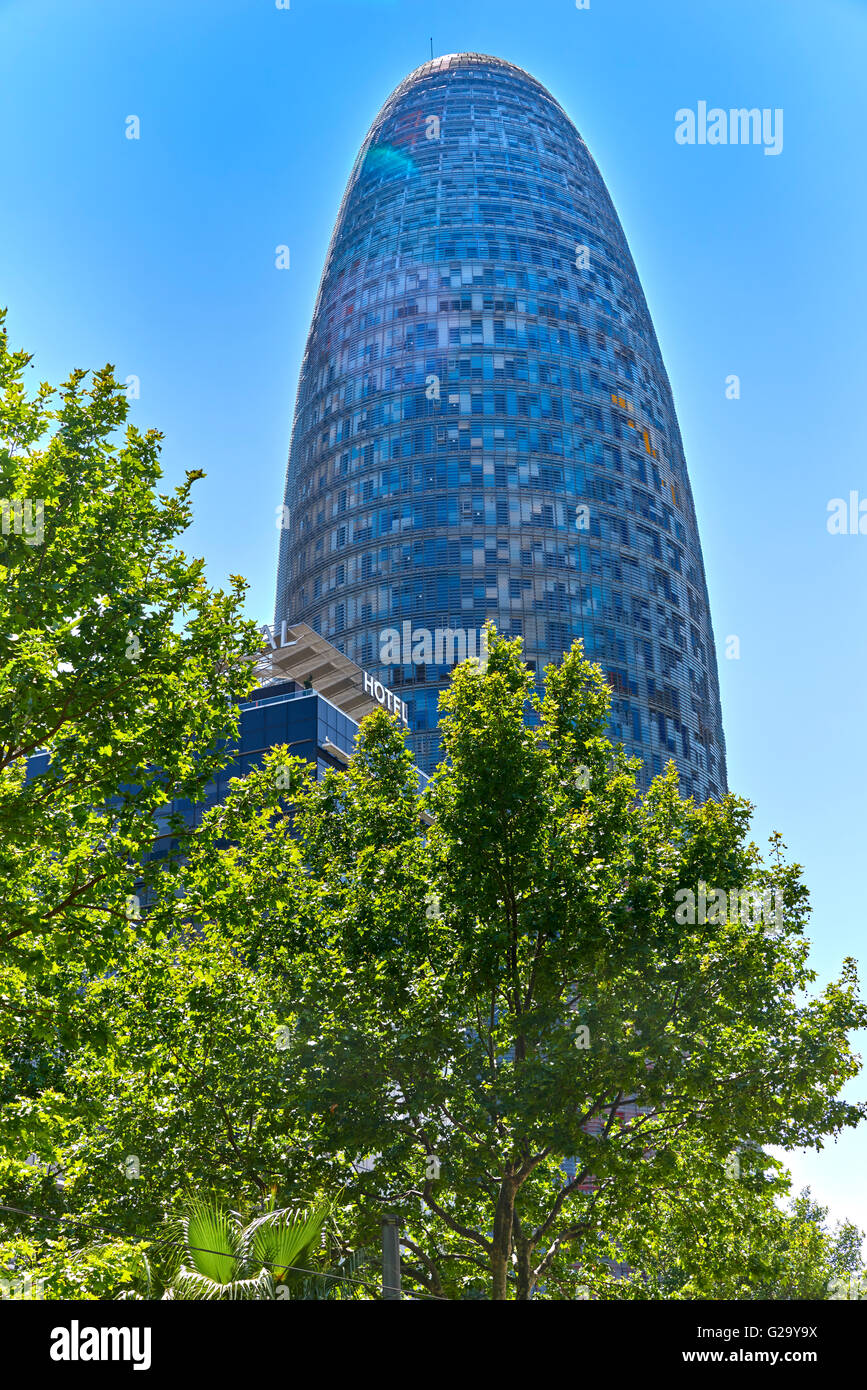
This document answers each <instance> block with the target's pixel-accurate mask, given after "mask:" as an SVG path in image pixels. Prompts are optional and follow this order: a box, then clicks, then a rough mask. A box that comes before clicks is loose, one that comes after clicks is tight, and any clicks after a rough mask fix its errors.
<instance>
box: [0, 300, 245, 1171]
mask: <svg viewBox="0 0 867 1390" xmlns="http://www.w3.org/2000/svg"><path fill="white" fill-rule="evenodd" d="M3 325H4V316H2V315H0V512H2V535H0V904H2V911H0V971H2V975H0V1102H3V1104H2V1105H0V1111H2V1119H0V1166H2V1178H3V1181H4V1183H5V1184H6V1187H5V1189H4V1190H5V1191H6V1193H7V1196H8V1195H9V1191H10V1189H9V1187H8V1184H9V1183H10V1182H11V1183H12V1189H11V1190H12V1194H13V1195H14V1194H15V1192H16V1191H18V1188H16V1186H15V1184H16V1182H17V1181H18V1179H19V1178H21V1179H22V1181H23V1179H24V1178H26V1177H27V1174H26V1173H25V1174H23V1178H22V1173H21V1165H22V1163H23V1160H25V1159H26V1158H27V1157H28V1156H29V1155H30V1154H31V1152H33V1153H36V1154H37V1155H38V1156H39V1157H40V1158H41V1159H42V1160H43V1167H44V1163H48V1162H51V1161H54V1160H56V1157H57V1155H56V1153H55V1152H54V1151H53V1150H52V1142H53V1140H52V1139H51V1133H53V1131H54V1128H56V1123H58V1122H59V1121H60V1120H62V1119H63V1118H64V1116H65V1117H66V1120H67V1121H69V1120H71V1110H70V1104H69V1099H68V1096H65V1095H64V1094H63V1093H62V1084H63V1079H64V1076H65V1073H66V1067H67V1063H68V1059H69V1057H70V1056H71V1055H72V1053H73V1050H74V1049H75V1048H76V1047H77V1046H80V1045H81V1044H82V1043H83V1042H84V1041H88V1042H89V1043H90V1044H92V1045H94V1046H103V1047H105V1046H107V1045H108V1042H109V1037H108V1032H107V1028H106V1026H105V1022H104V1020H103V1019H102V1018H101V1017H100V1016H99V1015H97V1014H94V1013H92V1012H91V1011H89V1010H88V1008H87V1007H85V1003H84V994H83V988H82V982H83V981H86V980H87V979H94V978H99V977H100V976H102V975H104V974H106V973H107V972H110V971H111V970H113V969H115V968H116V967H117V964H118V962H119V961H121V960H123V959H124V957H125V954H126V953H127V951H129V950H130V949H131V948H132V946H133V944H134V942H135V940H136V938H137V937H138V936H139V934H140V933H141V931H142V929H143V928H142V922H141V920H140V917H139V904H140V902H141V899H142V896H143V894H144V893H146V892H147V891H153V890H154V886H155V885H156V884H158V883H159V882H160V880H161V878H162V877H163V876H165V875H171V874H172V873H173V872H174V871H175V870H176V868H177V855H176V854H175V855H173V854H171V853H168V852H167V846H168V845H169V842H170V841H172V840H173V841H175V842H176V845H177V847H178V848H179V847H180V840H181V829H182V827H181V824H180V822H179V820H178V818H177V817H175V816H173V815H172V814H170V807H169V803H170V802H171V801H172V800H173V799H174V798H184V797H186V798H191V799H196V798H200V797H201V796H202V795H203V792H204V788H205V786H206V785H207V783H208V782H209V780H210V779H211V778H212V777H213V775H214V773H215V771H216V770H217V769H218V768H219V767H221V766H222V765H224V764H225V761H226V757H227V752H226V741H227V740H228V739H230V738H231V737H232V735H233V734H234V732H235V730H236V719H237V715H236V711H235V708H234V701H235V700H236V699H237V697H238V696H240V695H242V694H243V693H244V692H245V691H246V690H248V689H249V687H250V684H251V671H252V662H251V661H250V660H249V659H246V658H245V655H244V654H245V653H248V652H252V651H255V649H256V646H257V640H256V636H255V627H254V625H253V624H252V623H250V622H248V621H246V620H244V619H243V618H242V616H241V604H242V600H243V595H244V587H245V586H244V584H243V582H242V581H241V580H240V579H238V578H233V579H232V582H231V588H230V590H229V592H223V591H221V590H218V589H217V590H215V589H210V588H208V586H207V584H206V582H205V578H204V566H203V562H202V561H201V560H198V559H190V558H188V557H187V556H186V555H185V554H184V552H183V550H181V549H180V548H179V544H178V542H179V539H180V537H181V535H182V533H183V532H184V530H185V529H186V527H187V526H188V525H189V522H190V519H191V507H190V494H191V488H192V485H193V483H194V481H195V480H196V478H198V477H200V476H202V475H201V473H200V472H198V471H197V472H191V473H188V474H187V477H186V481H185V482H184V483H183V484H182V485H181V486H180V487H177V488H175V489H174V490H173V491H172V492H170V493H168V494H162V493H160V492H159V491H158V487H159V480H160V476H161V474H160V466H159V450H160V438H161V436H160V435H159V434H158V433H157V432H156V431H155V430H149V431H147V432H144V433H142V432H141V431H140V430H138V429H137V428H136V427H134V426H132V425H129V424H125V422H126V415H127V400H126V396H125V393H124V390H123V388H122V387H121V385H120V384H119V383H118V382H117V380H116V379H115V377H114V374H113V371H112V369H111V368H110V367H106V368H104V369H103V370H102V371H99V372H97V373H95V374H94V375H93V376H92V377H90V378H88V377H87V376H86V374H85V373H84V372H82V371H75V372H73V373H72V375H71V376H70V377H69V379H68V381H66V382H65V383H64V384H63V386H61V387H60V389H59V390H58V391H56V392H55V391H53V390H52V388H51V387H50V386H49V385H48V384H46V383H42V384H40V385H38V386H36V387H35V389H32V390H31V389H29V387H28V384H27V381H26V376H27V373H28V370H29V369H30V359H29V358H28V357H27V355H26V354H24V353H22V352H14V351H11V350H10V348H9V345H8V341H7V337H6V334H5V329H4V326H3ZM38 753H43V754H45V755H46V756H45V757H44V758H42V759H41V760H40V761H39V762H38V763H37V764H31V768H35V769H36V770H37V773H38V775H34V776H31V778H30V780H27V779H26V776H25V774H26V770H27V766H28V760H29V759H31V758H32V757H33V756H34V755H36V754H38ZM155 845H156V847H157V849H158V853H157V854H156V855H153V854H152V851H153V850H154V848H155ZM167 891H169V892H170V891H171V890H167ZM16 1165H17V1172H18V1177H15V1175H14V1173H13V1170H15V1169H16ZM32 1166H33V1165H31V1167H32ZM31 1177H32V1174H31ZM40 1181H41V1179H40ZM50 1186H51V1187H52V1189H53V1187H54V1184H53V1181H52V1182H51V1183H50ZM29 1187H30V1188H32V1182H31V1183H29Z"/></svg>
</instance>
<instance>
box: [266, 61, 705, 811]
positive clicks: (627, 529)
mask: <svg viewBox="0 0 867 1390" xmlns="http://www.w3.org/2000/svg"><path fill="white" fill-rule="evenodd" d="M285 503H286V507H287V508H288V512H285V511H284V516H286V517H287V518H288V525H287V526H286V529H285V530H284V531H283V533H282V536H281V550H280V564H279V572H278V580H277V602H276V614H275V617H276V621H278V622H280V621H282V620H283V619H286V620H288V621H289V622H290V623H295V622H306V623H309V624H310V626H311V627H313V628H314V630H315V631H317V632H319V633H321V634H322V636H324V637H326V638H328V640H329V641H331V642H333V643H334V645H335V646H337V647H338V648H339V649H340V650H341V651H343V652H345V654H346V655H347V656H348V657H350V658H352V660H354V661H356V662H357V663H358V664H359V665H360V666H362V667H364V668H365V669H367V670H369V671H371V672H374V673H376V675H377V677H378V679H379V680H381V681H382V682H383V683H385V684H388V685H390V686H391V687H392V688H394V689H395V690H396V691H397V693H399V694H400V697H401V699H403V700H404V701H406V703H407V705H408V708H409V720H410V726H411V728H412V729H413V731H414V732H413V739H412V742H413V747H414V752H415V755H416V759H417V762H418V764H419V766H420V767H422V768H423V769H424V770H425V771H428V772H429V771H431V770H432V768H433V766H434V765H435V763H436V759H437V738H436V732H435V730H436V724H437V699H438V696H439V693H440V691H441V690H442V689H443V688H444V686H445V685H446V683H447V678H448V671H449V669H450V664H451V660H453V659H454V657H455V655H456V654H457V655H460V654H461V639H460V638H450V639H448V640H440V641H437V633H439V634H443V633H444V632H446V631H448V632H452V633H454V632H457V633H459V634H463V635H464V636H463V640H464V641H465V642H466V643H467V646H468V648H469V650H470V651H472V650H473V647H472V643H473V642H474V641H475V640H477V634H478V632H479V630H480V629H481V628H482V627H483V625H484V623H485V621H486V620H487V619H488V618H492V619H493V620H494V621H495V622H496V624H497V627H498V629H499V630H500V631H501V632H503V633H506V634H508V635H510V636H515V635H520V636H522V637H523V639H524V651H525V655H526V657H527V659H528V660H529V661H530V662H531V664H532V665H533V666H534V668H535V669H536V671H537V672H538V674H539V675H540V676H541V673H542V670H543V668H544V666H545V665H546V664H547V663H549V662H551V661H557V660H558V659H559V658H560V656H561V654H562V653H563V651H564V650H565V649H567V648H568V647H569V646H570V645H571V643H572V641H573V640H574V638H575V637H582V638H583V640H584V645H585V649H586V651H587V653H588V655H589V656H590V657H591V658H592V659H593V660H595V661H599V662H600V663H601V665H602V666H603V667H604V669H605V671H606V673H607V675H608V679H609V681H610V683H611V686H612V688H613V694H614V703H613V712H612V721H611V724H612V727H611V734H612V736H613V737H614V738H615V739H616V740H621V741H622V742H623V743H624V744H625V746H626V747H627V749H628V750H629V751H631V752H634V753H636V754H638V755H639V756H640V757H641V758H642V759H643V760H644V765H645V772H644V776H643V779H642V780H643V783H644V784H645V785H646V782H647V780H648V779H649V777H651V776H653V775H654V774H655V773H656V772H658V771H660V770H661V768H662V767H663V766H664V764H665V763H666V762H667V761H668V759H669V758H673V759H674V760H675V762H676V763H677V765H678V767H679V769H680V772H681V776H682V784H683V788H684V790H685V791H686V792H688V793H692V794H694V795H695V796H696V797H697V798H698V799H699V800H704V799H705V798H706V797H708V796H711V797H717V796H719V795H720V794H721V793H722V792H724V791H725V789H726V769H725V746H724V740H723V731H722V719H721V713H720V702H719V690H718V682H717V671H716V655H715V647H714V639H713V633H712V629H711V621H710V610H709V605H708V598H707V588H706V583H705V576H704V567H703V562H702V555H701V547H700V543H699V536H698V528H697V524H696V517H695V510H694V507H693V500H692V494H691V491H690V484H689V478H688V476H687V471H686V463H685V460H684V453H683V446H682V443H681V438H680V431H679V428H678V424H677V418H676V415H675V410H674V403H673V400H672V395H671V389H670V386H669V382H668V378H667V375H666V372H665V367H664V365H663V362H662V357H661V354H660V351H659V346H658V344H657V341H656V336H655V333H654V330H653V324H652V322H651V319H650V314H649V312H648V309H647V304H646V302H645V299H644V294H643V292H642V289H641V285H640V283H639V280H638V276H637V274H636V270H635V266H634V265H633V262H632V258H631V256H630V253H629V248H628V246H627V243H626V239H625V237H624V234H623V231H622V229H621V226H620V223H619V221H618V219H617V214H616V212H615V210H614V207H613V204H612V202H611V199H610V197H609V195H608V192H607V190H606V188H605V184H604V183H603V180H602V177H601V175H600V173H599V170H598V169H597V167H596V165H595V163H594V162H593V159H592V158H591V156H590V154H589V152H588V150H587V147H586V145H585V144H584V141H583V140H582V139H581V136H580V135H579V134H578V132H577V131H576V129H575V127H574V126H573V125H572V123H571V122H570V121H569V119H568V117H567V116H566V115H565V113H564V111H563V110H562V108H561V107H560V106H559V105H558V104H557V102H556V101H555V100H554V99H553V97H552V96H551V95H550V94H549V93H548V92H547V91H546V90H545V88H544V87H542V86H541V85H540V84H539V83H538V82H536V81H535V79H534V78H532V77H530V76H529V74H527V73H526V72H523V71H522V70H521V69H520V68H516V67H514V66H512V65H511V64H509V63H506V62H503V61H501V60H500V59H497V58H490V57H485V56H482V55H479V54H466V53H465V54H452V55H449V56H447V57H442V58H437V59H434V60H433V61H432V62H429V63H425V64H424V65H423V66H422V67H421V68H419V69H417V71H415V72H414V73H412V74H411V75H410V76H409V77H408V78H407V79H406V80H405V81H404V82H402V83H401V85H400V86H399V87H398V88H397V89H396V91H395V92H394V93H393V94H392V96H391V97H390V98H389V99H388V101H387V102H386V103H385V105H384V107H383V108H382V110H381V111H380V113H379V115H378V116H377V118H376V120H375V121H374V123H373V126H372V127H371V130H370V132H369V134H368V136H367V138H366V140H365V141H364V144H363V146H362V148H361V151H360V153H359V156H358V159H357V160H356V163H355V166H354V168H353V171H352V174H351V176H350V179H349V183H348V185H347V189H346V193H345V195H344V199H343V203H342V205H341V208H340V212H339V215H338V219H337V224H336V227H335V230H334V235H333V237H332V241H331V245H330V247H329V250H328V254H327V258H326V263H325V269H324V272H323V276H322V282H321V285H320V289H319V295H318V299H317V302H316V307H315V310H314V315H313V322H312V325H311V328H310V335H309V338H308V342H307V348H306V351H305V356H304V361H303V364H302V369H301V378H300V383H299V389H298V397H297V403H296V410H295V419H294V426H293V433H292V444H291V449H290V455H289V465H288V469H287V480H286V492H285Z"/></svg>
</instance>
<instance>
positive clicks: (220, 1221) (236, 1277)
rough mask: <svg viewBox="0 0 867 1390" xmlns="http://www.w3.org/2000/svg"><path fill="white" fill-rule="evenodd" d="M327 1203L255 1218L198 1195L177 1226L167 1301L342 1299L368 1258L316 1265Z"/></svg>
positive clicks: (327, 1213) (326, 1214)
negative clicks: (350, 1279) (327, 1266)
mask: <svg viewBox="0 0 867 1390" xmlns="http://www.w3.org/2000/svg"><path fill="white" fill-rule="evenodd" d="M330 1215H331V1213H330V1209H329V1208H328V1207H315V1208H313V1209H312V1210H311V1211H309V1212H303V1211H293V1210H291V1209H289V1208H282V1209H279V1210H273V1211H269V1212H266V1213H265V1214H264V1215H263V1216H258V1217H256V1218H255V1219H254V1220H252V1221H246V1220H245V1218H244V1217H243V1216H242V1215H241V1214H240V1213H239V1212H235V1211H227V1210H226V1208H225V1207H223V1206H222V1205H221V1204H220V1203H219V1202H216V1201H207V1200H204V1199H202V1198H197V1199H195V1200H193V1201H192V1202H191V1203H190V1204H189V1206H188V1208H187V1211H186V1213H185V1214H184V1215H183V1216H182V1217H181V1218H180V1220H179V1221H178V1223H177V1226H176V1229H175V1232H174V1234H173V1236H172V1237H171V1238H170V1241H169V1246H170V1248H172V1249H173V1251H174V1257H175V1264H176V1268H175V1272H174V1274H173V1276H172V1277H171V1278H170V1280H169V1282H168V1286H167V1287H166V1290H165V1293H164V1294H163V1298H180V1299H285V1298H293V1299H326V1298H332V1297H335V1296H343V1295H341V1294H340V1293H339V1291H338V1285H339V1284H340V1283H341V1282H342V1281H344V1280H346V1279H347V1278H348V1277H351V1276H352V1274H354V1272H355V1270H356V1269H358V1268H359V1266H360V1265H361V1264H362V1263H363V1261H364V1258H365V1257H364V1253H363V1252H362V1253H361V1254H359V1255H356V1256H353V1257H349V1258H348V1259H347V1260H344V1261H342V1262H341V1264H340V1265H339V1266H338V1267H337V1268H335V1269H327V1270H315V1269H313V1268H312V1267H311V1266H312V1263H313V1261H314V1260H315V1259H316V1252H317V1249H318V1246H319V1244H320V1241H321V1237H322V1232H323V1230H324V1228H325V1224H326V1222H327V1221H328V1218H329V1216H330Z"/></svg>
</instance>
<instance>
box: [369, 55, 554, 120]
mask: <svg viewBox="0 0 867 1390" xmlns="http://www.w3.org/2000/svg"><path fill="white" fill-rule="evenodd" d="M482 67H484V68H494V69H499V70H500V71H501V72H508V73H511V74H513V75H514V76H515V77H518V78H520V79H521V80H522V81H523V82H529V83H531V85H532V86H533V87H536V88H537V89H538V90H539V91H540V92H544V94H545V96H546V97H547V98H548V99H549V101H553V102H554V105H555V106H558V107H560V110H561V111H562V109H563V108H562V107H561V106H560V103H559V102H558V101H556V100H555V98H554V97H552V96H551V93H550V92H549V91H548V88H547V87H546V86H545V85H544V83H542V82H540V81H539V79H538V78H537V77H534V76H533V74H532V73H529V72H527V70H526V68H520V67H518V65H517V64H516V63H508V62H507V61H506V59H505V58H495V57H494V56H493V55H492V54H490V53H443V54H441V55H440V56H439V57H438V58H429V59H428V61H427V62H426V63H422V64H421V66H420V67H417V68H415V69H414V70H413V71H412V72H411V73H408V75H407V76H406V77H405V78H404V79H403V81H402V82H401V83H400V84H399V85H398V86H397V87H395V89H394V91H393V92H392V94H391V96H390V97H389V99H388V101H387V102H386V103H385V104H386V106H389V105H390V104H391V102H392V101H394V99H395V98H396V97H400V96H402V95H403V94H404V93H405V92H406V91H408V89H409V88H410V87H413V86H415V84H416V83H417V82H423V81H424V79H425V78H426V77H436V76H438V75H439V74H440V73H445V72H454V71H457V70H459V69H461V68H465V69H468V70H469V69H472V68H482Z"/></svg>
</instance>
